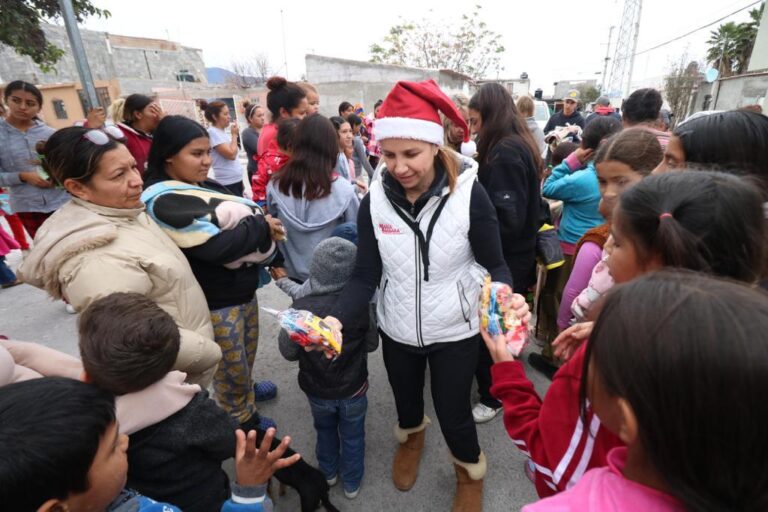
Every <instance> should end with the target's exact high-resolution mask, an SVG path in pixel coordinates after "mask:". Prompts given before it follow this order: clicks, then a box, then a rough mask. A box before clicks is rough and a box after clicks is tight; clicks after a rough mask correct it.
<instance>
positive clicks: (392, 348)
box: [380, 331, 482, 464]
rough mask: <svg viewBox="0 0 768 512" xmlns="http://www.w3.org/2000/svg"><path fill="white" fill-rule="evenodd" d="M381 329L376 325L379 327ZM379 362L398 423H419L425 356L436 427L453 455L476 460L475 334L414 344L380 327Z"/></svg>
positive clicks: (410, 424) (411, 425) (422, 399)
mask: <svg viewBox="0 0 768 512" xmlns="http://www.w3.org/2000/svg"><path fill="white" fill-rule="evenodd" d="M380 332H381V331H380ZM381 339H382V351H383V354H384V366H385V367H386V368H387V376H388V377H389V384H390V386H392V392H393V393H394V395H395V406H396V407H397V420H398V423H399V425H400V428H403V429H407V428H413V427H417V426H419V425H421V422H422V420H423V418H424V375H425V372H426V368H427V362H429V373H430V376H431V384H432V401H433V402H434V404H435V412H436V413H437V420H438V421H439V422H440V430H442V432H443V437H444V438H445V442H446V444H447V445H448V448H449V449H450V450H451V453H452V454H453V456H454V457H456V458H457V459H458V460H460V461H462V462H468V463H471V464H474V463H476V462H477V461H478V460H479V458H480V444H479V443H478V442H477V429H476V428H475V422H474V420H473V418H472V405H471V403H470V393H471V389H472V376H473V374H474V371H475V366H476V364H477V347H478V346H479V343H482V340H481V338H480V335H479V334H478V335H476V336H473V337H471V338H467V339H466V340H462V341H454V342H450V343H436V344H434V345H429V346H426V347H414V346H410V345H405V344H403V343H398V342H396V341H394V340H392V338H390V337H389V336H387V335H386V334H385V333H384V332H381Z"/></svg>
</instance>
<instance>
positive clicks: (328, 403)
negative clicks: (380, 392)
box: [307, 395, 368, 492]
mask: <svg viewBox="0 0 768 512" xmlns="http://www.w3.org/2000/svg"><path fill="white" fill-rule="evenodd" d="M307 399H308V400H309V406H310V408H311V409H312V418H313V419H314V423H315V430H316V431H317V446H316V447H315V454H316V455H317V462H318V464H319V465H320V469H321V470H322V472H323V473H324V474H325V477H326V478H327V479H329V480H330V479H331V478H333V477H334V476H336V475H337V474H338V475H339V476H340V477H341V481H342V482H343V483H344V490H346V491H349V492H352V491H355V490H357V489H358V488H359V487H360V483H361V482H362V481H363V471H364V469H365V412H366V411H367V410H368V397H367V396H366V395H362V396H357V397H354V398H348V399H345V400H324V399H322V398H317V397H314V396H311V395H307Z"/></svg>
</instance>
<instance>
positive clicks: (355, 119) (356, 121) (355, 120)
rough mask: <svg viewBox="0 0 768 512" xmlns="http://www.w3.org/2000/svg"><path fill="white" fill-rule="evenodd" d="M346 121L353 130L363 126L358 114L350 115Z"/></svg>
mask: <svg viewBox="0 0 768 512" xmlns="http://www.w3.org/2000/svg"><path fill="white" fill-rule="evenodd" d="M346 121H347V122H348V123H349V126H351V127H352V128H354V127H355V126H360V125H361V124H363V120H362V119H360V116H359V115H357V114H349V115H348V116H347V119H346Z"/></svg>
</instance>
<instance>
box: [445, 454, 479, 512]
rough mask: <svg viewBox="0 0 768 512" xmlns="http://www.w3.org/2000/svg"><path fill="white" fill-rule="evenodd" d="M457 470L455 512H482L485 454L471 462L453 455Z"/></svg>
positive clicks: (454, 499) (454, 465)
mask: <svg viewBox="0 0 768 512" xmlns="http://www.w3.org/2000/svg"><path fill="white" fill-rule="evenodd" d="M453 468H454V469H455V470H456V496H454V498H453V508H452V511H453V512H480V511H481V510H483V478H484V477H485V470H486V464H485V454H483V452H480V459H479V460H478V461H477V462H476V463H474V464H470V463H468V462H462V461H460V460H458V459H456V457H453Z"/></svg>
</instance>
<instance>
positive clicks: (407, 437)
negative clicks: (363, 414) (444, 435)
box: [392, 416, 431, 491]
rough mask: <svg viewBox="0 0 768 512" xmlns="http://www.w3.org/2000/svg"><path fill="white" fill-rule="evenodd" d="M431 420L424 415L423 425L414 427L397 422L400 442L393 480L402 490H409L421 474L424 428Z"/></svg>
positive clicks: (393, 468)
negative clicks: (402, 425) (405, 426)
mask: <svg viewBox="0 0 768 512" xmlns="http://www.w3.org/2000/svg"><path fill="white" fill-rule="evenodd" d="M430 423H431V422H430V421H429V418H427V417H426V416H424V419H423V420H422V422H421V425H419V426H418V427H413V428H405V429H403V428H400V425H397V424H395V438H396V439H397V441H398V442H399V443H400V446H398V447H397V453H395V460H394V461H393V462H392V482H394V484H395V487H396V488H397V489H398V490H400V491H409V490H410V489H411V487H413V484H415V483H416V477H417V476H419V462H421V452H422V450H423V449H424V429H425V428H427V425H429V424H430Z"/></svg>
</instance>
